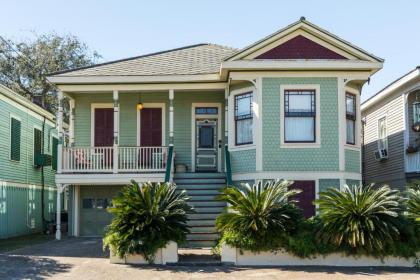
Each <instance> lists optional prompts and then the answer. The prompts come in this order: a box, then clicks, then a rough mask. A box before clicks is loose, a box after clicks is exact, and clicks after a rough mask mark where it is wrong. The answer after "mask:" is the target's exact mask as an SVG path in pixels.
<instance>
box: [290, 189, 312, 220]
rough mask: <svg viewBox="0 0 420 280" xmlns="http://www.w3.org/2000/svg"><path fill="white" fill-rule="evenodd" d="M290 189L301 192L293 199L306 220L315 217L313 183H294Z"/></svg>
mask: <svg viewBox="0 0 420 280" xmlns="http://www.w3.org/2000/svg"><path fill="white" fill-rule="evenodd" d="M290 187H291V188H294V189H300V190H302V192H301V193H299V194H297V195H296V196H295V197H294V199H296V200H297V201H298V203H297V206H298V207H299V208H301V209H302V210H303V215H304V216H305V217H306V218H309V217H312V216H315V205H314V204H313V202H314V200H315V181H294V183H293V185H291V186H290Z"/></svg>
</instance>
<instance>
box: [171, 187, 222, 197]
mask: <svg viewBox="0 0 420 280" xmlns="http://www.w3.org/2000/svg"><path fill="white" fill-rule="evenodd" d="M180 191H181V189H179V190H178V192H180ZM186 191H187V195H188V196H190V197H193V196H196V195H213V196H215V195H218V194H219V193H220V192H219V190H218V189H204V190H191V189H190V190H186Z"/></svg>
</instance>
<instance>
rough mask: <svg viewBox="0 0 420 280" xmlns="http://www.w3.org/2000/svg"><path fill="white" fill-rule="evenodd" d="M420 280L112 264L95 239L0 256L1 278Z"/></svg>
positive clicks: (388, 273)
mask: <svg viewBox="0 0 420 280" xmlns="http://www.w3.org/2000/svg"><path fill="white" fill-rule="evenodd" d="M255 278H259V279H287V280H291V279H311V280H317V279H332V280H341V279H372V280H374V279H398V280H404V279H420V271H418V270H417V271H416V270H410V269H382V268H381V269H376V268H372V269H370V268H329V267H320V268H313V267H312V268H311V267H282V268H255V267H223V266H208V267H199V266H190V267H188V266H176V267H175V266H174V267H164V266H131V265H117V264H110V263H109V260H108V254H107V253H104V252H103V251H102V242H101V240H100V239H96V238H68V239H65V240H62V241H51V242H47V243H44V244H38V245H34V246H31V247H26V248H23V249H19V250H15V251H11V252H8V253H6V254H1V255H0V279H72V280H78V279H83V280H85V279H101V280H102V279H130V280H131V279H133V280H134V279H147V280H151V279H165V280H168V279H171V280H172V279H217V280H224V279H255Z"/></svg>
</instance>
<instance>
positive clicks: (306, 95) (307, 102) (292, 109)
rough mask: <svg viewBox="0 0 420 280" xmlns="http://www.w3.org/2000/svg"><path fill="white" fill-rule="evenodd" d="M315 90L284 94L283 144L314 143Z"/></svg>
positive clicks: (288, 91) (289, 91)
mask: <svg viewBox="0 0 420 280" xmlns="http://www.w3.org/2000/svg"><path fill="white" fill-rule="evenodd" d="M315 100H316V99H315V90H286V91H285V92H284V142H285V143H315V142H316V128H315V126H316V104H315V102H316V101H315Z"/></svg>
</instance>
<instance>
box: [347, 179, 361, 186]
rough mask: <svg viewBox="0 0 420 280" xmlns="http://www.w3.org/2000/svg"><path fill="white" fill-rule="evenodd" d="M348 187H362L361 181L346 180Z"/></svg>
mask: <svg viewBox="0 0 420 280" xmlns="http://www.w3.org/2000/svg"><path fill="white" fill-rule="evenodd" d="M346 185H347V186H349V187H351V186H354V185H356V186H358V185H360V181H359V180H352V179H347V180H346Z"/></svg>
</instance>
